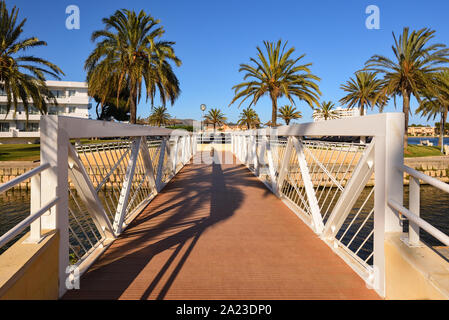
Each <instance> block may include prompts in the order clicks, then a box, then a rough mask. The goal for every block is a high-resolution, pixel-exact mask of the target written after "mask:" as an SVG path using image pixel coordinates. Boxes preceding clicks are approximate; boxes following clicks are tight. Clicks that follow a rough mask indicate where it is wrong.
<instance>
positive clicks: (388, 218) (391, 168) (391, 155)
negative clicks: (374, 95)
mask: <svg viewBox="0 0 449 320" xmlns="http://www.w3.org/2000/svg"><path fill="white" fill-rule="evenodd" d="M379 125H382V126H383V127H382V129H381V128H379V131H380V133H379V135H376V144H375V155H374V159H375V161H374V179H375V185H376V189H375V190H374V243H373V250H374V256H373V258H374V260H373V261H374V262H373V268H374V270H373V274H372V276H371V277H370V278H371V279H372V285H373V288H374V289H375V290H376V291H377V293H378V294H379V295H380V296H382V297H385V295H386V292H385V287H386V276H385V275H386V268H385V265H386V261H385V249H384V244H385V239H386V234H387V233H393V232H402V227H401V225H400V219H399V217H398V215H397V214H396V213H395V211H394V210H393V209H392V208H391V207H390V206H389V205H388V199H392V200H395V201H396V202H397V203H399V204H401V205H402V202H403V179H404V178H403V173H402V171H401V170H400V167H401V166H402V164H403V162H404V142H403V137H404V115H403V114H402V113H391V114H386V120H385V121H383V123H382V124H380V123H379Z"/></svg>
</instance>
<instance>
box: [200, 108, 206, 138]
mask: <svg viewBox="0 0 449 320" xmlns="http://www.w3.org/2000/svg"><path fill="white" fill-rule="evenodd" d="M200 109H201V111H202V113H203V114H202V117H201V143H202V142H203V119H204V111H205V110H206V105H205V104H204V103H203V104H201V105H200Z"/></svg>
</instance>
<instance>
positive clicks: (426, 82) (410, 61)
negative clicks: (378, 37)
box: [366, 28, 449, 147]
mask: <svg viewBox="0 0 449 320" xmlns="http://www.w3.org/2000/svg"><path fill="white" fill-rule="evenodd" d="M434 33H435V31H433V30H430V29H427V28H424V29H421V30H418V31H412V32H411V33H409V28H404V30H403V32H402V35H400V36H399V39H398V40H397V39H396V36H395V34H394V33H393V38H394V46H393V47H392V49H393V53H394V59H393V60H391V59H389V58H387V57H384V56H381V55H374V56H372V57H371V58H370V59H369V60H368V61H367V62H366V69H367V70H370V71H374V72H379V73H381V74H383V76H384V80H385V92H386V94H387V95H389V96H394V97H395V104H396V96H397V95H399V96H402V101H403V102H402V111H403V112H404V115H405V132H404V146H405V147H407V145H408V142H407V128H408V120H409V112H410V97H411V95H413V96H414V97H415V98H416V99H417V100H418V102H419V103H420V102H421V99H420V97H421V94H420V93H421V92H430V93H432V95H435V92H434V88H433V86H432V83H433V81H432V79H433V78H434V74H435V73H436V72H438V71H441V69H442V66H441V65H442V64H443V63H446V62H448V61H449V59H448V55H449V51H448V50H449V49H448V48H446V47H445V45H443V44H432V45H428V42H429V41H430V40H431V39H432V38H433V37H434Z"/></svg>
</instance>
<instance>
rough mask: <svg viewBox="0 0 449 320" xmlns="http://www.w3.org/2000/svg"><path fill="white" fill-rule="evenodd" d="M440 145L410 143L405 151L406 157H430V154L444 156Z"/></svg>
mask: <svg viewBox="0 0 449 320" xmlns="http://www.w3.org/2000/svg"><path fill="white" fill-rule="evenodd" d="M442 155H443V154H442V153H441V151H440V147H436V146H432V147H430V146H418V145H413V144H409V145H408V147H407V150H405V151H404V156H405V158H411V157H429V156H442Z"/></svg>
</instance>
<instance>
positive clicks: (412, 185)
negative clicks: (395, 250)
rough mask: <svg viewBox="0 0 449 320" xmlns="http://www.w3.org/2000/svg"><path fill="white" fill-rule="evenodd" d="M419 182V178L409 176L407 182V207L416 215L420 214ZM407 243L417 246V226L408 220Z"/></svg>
mask: <svg viewBox="0 0 449 320" xmlns="http://www.w3.org/2000/svg"><path fill="white" fill-rule="evenodd" d="M419 189H420V183H419V179H418V178H415V177H413V176H410V182H409V208H410V211H411V212H413V213H414V214H415V215H416V216H418V217H419V215H420V195H419ZM408 244H409V245H411V246H419V226H418V225H417V224H416V223H413V222H412V221H410V220H409V226H408Z"/></svg>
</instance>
